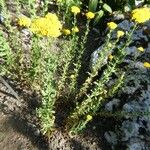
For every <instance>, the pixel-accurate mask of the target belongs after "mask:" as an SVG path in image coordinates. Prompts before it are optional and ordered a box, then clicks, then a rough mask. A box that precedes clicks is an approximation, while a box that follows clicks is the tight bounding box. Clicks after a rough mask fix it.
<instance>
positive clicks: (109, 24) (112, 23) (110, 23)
mask: <svg viewBox="0 0 150 150" xmlns="http://www.w3.org/2000/svg"><path fill="white" fill-rule="evenodd" d="M107 26H108V27H109V28H110V29H111V30H114V29H115V28H117V24H116V23H114V22H108V23H107Z"/></svg>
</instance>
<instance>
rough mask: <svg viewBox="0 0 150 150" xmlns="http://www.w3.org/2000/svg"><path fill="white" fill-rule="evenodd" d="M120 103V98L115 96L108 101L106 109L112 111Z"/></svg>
mask: <svg viewBox="0 0 150 150" xmlns="http://www.w3.org/2000/svg"><path fill="white" fill-rule="evenodd" d="M119 103H120V100H119V99H116V98H114V99H113V100H112V101H110V102H108V103H107V104H106V105H105V109H106V110H107V111H111V112H112V111H113V109H114V108H116V107H118V106H119Z"/></svg>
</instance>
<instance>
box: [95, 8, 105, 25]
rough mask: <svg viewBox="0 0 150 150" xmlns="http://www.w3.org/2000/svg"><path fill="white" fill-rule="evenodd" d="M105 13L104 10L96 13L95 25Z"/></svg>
mask: <svg viewBox="0 0 150 150" xmlns="http://www.w3.org/2000/svg"><path fill="white" fill-rule="evenodd" d="M103 15H104V11H103V10H100V11H98V12H97V13H96V16H95V19H94V25H96V24H97V23H98V22H99V20H100V19H101V18H102V17H103Z"/></svg>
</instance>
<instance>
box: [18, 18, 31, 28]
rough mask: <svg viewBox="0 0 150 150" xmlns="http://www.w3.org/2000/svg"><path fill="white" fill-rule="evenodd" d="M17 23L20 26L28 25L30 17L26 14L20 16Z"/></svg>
mask: <svg viewBox="0 0 150 150" xmlns="http://www.w3.org/2000/svg"><path fill="white" fill-rule="evenodd" d="M18 24H19V25H20V26H24V27H29V26H30V25H31V19H30V18H28V17H26V16H22V17H20V18H19V20H18Z"/></svg>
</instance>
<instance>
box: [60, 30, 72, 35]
mask: <svg viewBox="0 0 150 150" xmlns="http://www.w3.org/2000/svg"><path fill="white" fill-rule="evenodd" d="M62 32H63V34H64V35H70V34H71V31H70V30H69V29H63V30H62Z"/></svg>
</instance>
